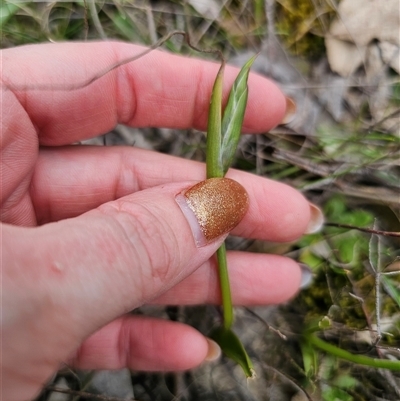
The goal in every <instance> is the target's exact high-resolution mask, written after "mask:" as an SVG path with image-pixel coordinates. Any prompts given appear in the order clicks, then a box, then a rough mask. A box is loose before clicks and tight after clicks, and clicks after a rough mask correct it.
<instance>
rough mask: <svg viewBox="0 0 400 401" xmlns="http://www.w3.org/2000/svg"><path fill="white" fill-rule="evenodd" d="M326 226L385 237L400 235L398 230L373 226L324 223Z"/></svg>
mask: <svg viewBox="0 0 400 401" xmlns="http://www.w3.org/2000/svg"><path fill="white" fill-rule="evenodd" d="M325 225H326V226H330V227H338V228H348V229H350V230H358V231H362V232H364V233H369V234H376V235H384V236H385V237H400V232H398V231H384V230H375V229H373V228H364V227H357V226H352V225H351V224H341V223H329V222H328V223H325Z"/></svg>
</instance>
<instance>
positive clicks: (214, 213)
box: [176, 178, 249, 247]
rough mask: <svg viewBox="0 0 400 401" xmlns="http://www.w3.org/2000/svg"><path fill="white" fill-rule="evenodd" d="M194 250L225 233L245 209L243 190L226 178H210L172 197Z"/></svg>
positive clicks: (244, 192) (244, 191) (236, 222)
mask: <svg viewBox="0 0 400 401" xmlns="http://www.w3.org/2000/svg"><path fill="white" fill-rule="evenodd" d="M176 201H177V203H178V205H179V206H180V208H181V210H182V212H183V214H184V215H185V217H186V219H187V221H188V222H189V225H190V228H191V229H192V233H193V237H194V240H195V242H196V245H197V246H198V247H201V246H204V245H206V244H208V243H210V242H211V241H213V240H215V239H216V238H218V237H221V236H223V235H224V234H227V233H229V231H231V230H232V229H233V228H234V227H236V226H237V225H238V223H239V222H240V221H241V220H242V218H243V216H244V215H245V214H246V212H247V209H248V207H249V197H248V195H247V192H246V190H245V189H244V188H243V187H242V186H241V185H240V184H239V183H238V182H236V181H234V180H231V179H229V178H210V179H208V180H205V181H202V182H199V183H198V184H196V185H195V186H193V187H191V188H189V189H188V190H186V191H184V192H183V193H181V194H179V195H178V196H177V197H176Z"/></svg>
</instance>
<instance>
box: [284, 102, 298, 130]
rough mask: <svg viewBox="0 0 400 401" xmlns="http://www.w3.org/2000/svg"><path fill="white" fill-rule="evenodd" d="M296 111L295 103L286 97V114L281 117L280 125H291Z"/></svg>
mask: <svg viewBox="0 0 400 401" xmlns="http://www.w3.org/2000/svg"><path fill="white" fill-rule="evenodd" d="M296 109H297V106H296V103H295V101H294V100H293V99H292V98H290V97H288V96H286V113H285V116H284V117H283V120H282V122H281V124H289V123H291V122H292V121H293V120H294V117H295V115H296Z"/></svg>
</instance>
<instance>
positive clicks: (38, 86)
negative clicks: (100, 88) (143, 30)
mask: <svg viewBox="0 0 400 401" xmlns="http://www.w3.org/2000/svg"><path fill="white" fill-rule="evenodd" d="M175 35H182V36H183V37H184V38H185V40H186V43H187V45H188V46H189V47H190V48H191V49H193V50H195V51H197V52H200V53H212V54H217V55H218V56H219V58H220V59H221V61H222V62H225V58H224V56H223V54H222V52H221V50H219V49H199V48H198V47H196V46H193V45H192V43H191V41H190V37H189V35H188V34H187V33H186V32H185V31H172V32H170V33H168V34H167V35H165V36H163V37H162V38H161V39H160V40H158V41H157V42H156V43H154V44H153V45H152V46H150V47H149V48H147V49H146V50H144V51H142V52H140V53H139V54H136V55H135V56H132V57H128V58H125V59H122V60H120V61H117V62H116V63H114V64H111V65H110V66H109V67H106V68H105V69H103V70H102V71H99V72H98V73H97V74H95V75H94V76H93V77H92V78H89V79H87V80H85V81H82V82H79V83H75V84H72V85H69V86H66V85H54V84H51V85H47V84H43V85H41V84H34V85H13V84H9V83H7V85H6V86H7V87H8V88H9V89H13V90H42V91H50V90H52V91H73V90H76V89H83V88H85V87H87V86H89V85H91V84H92V83H93V82H95V81H97V80H98V79H100V78H102V77H104V76H105V75H107V74H108V73H109V72H111V71H113V70H115V69H117V68H119V67H121V66H123V65H125V64H129V63H131V62H132V61H135V60H138V59H139V58H141V57H144V56H146V55H147V54H149V53H150V52H152V51H153V50H155V49H157V48H158V47H160V46H161V45H162V44H164V43H165V42H166V41H167V40H169V39H171V38H172V36H175Z"/></svg>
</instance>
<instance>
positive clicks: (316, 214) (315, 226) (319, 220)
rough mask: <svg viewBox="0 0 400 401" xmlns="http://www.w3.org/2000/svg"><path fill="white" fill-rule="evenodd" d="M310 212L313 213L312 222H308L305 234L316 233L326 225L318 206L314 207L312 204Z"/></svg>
mask: <svg viewBox="0 0 400 401" xmlns="http://www.w3.org/2000/svg"><path fill="white" fill-rule="evenodd" d="M310 211H311V213H310V214H311V216H310V221H309V222H308V226H307V229H306V231H305V234H313V233H316V232H318V231H319V230H320V229H321V228H322V226H323V225H324V215H323V213H322V211H321V209H320V208H319V207H318V206H316V205H314V204H313V203H310Z"/></svg>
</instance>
